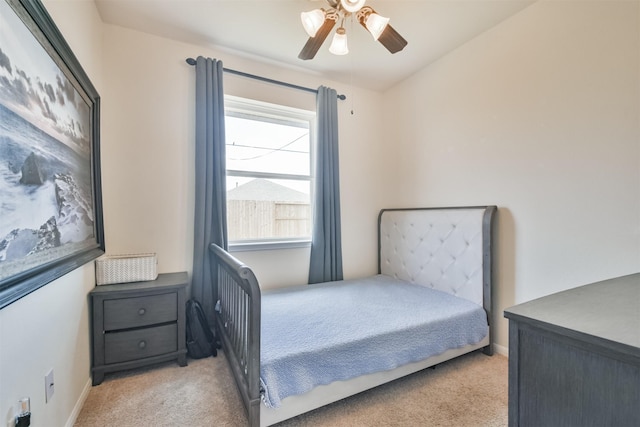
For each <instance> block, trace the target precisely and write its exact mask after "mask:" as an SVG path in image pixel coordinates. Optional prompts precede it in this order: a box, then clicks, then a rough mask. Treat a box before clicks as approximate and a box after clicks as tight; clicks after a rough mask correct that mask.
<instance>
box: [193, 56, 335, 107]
mask: <svg viewBox="0 0 640 427" xmlns="http://www.w3.org/2000/svg"><path fill="white" fill-rule="evenodd" d="M186 61H187V64H189V65H196V60H195V59H193V58H187V59H186ZM222 70H223V71H224V72H225V73H229V74H235V75H237V76H242V77H248V78H250V79H255V80H260V81H261V82H266V83H272V84H276V85H280V86H286V87H290V88H293V89H298V90H303V91H305V92H313V93H318V90H317V89H312V88H310V87H304V86H298V85H294V84H292V83H287V82H282V81H280V80H274V79H269V78H267V77H262V76H256V75H255V74H249V73H245V72H244V71H237V70H232V69H231V68H222ZM338 99H340V100H342V101H344V100H345V99H347V96H346V95H338Z"/></svg>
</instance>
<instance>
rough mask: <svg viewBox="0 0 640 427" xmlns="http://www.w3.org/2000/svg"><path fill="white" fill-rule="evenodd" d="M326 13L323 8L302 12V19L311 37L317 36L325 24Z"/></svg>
mask: <svg viewBox="0 0 640 427" xmlns="http://www.w3.org/2000/svg"><path fill="white" fill-rule="evenodd" d="M324 19H325V14H324V10H322V9H314V10H312V11H309V12H302V13H301V14H300V20H301V21H302V26H303V27H304V30H305V31H306V32H307V34H309V37H315V36H316V34H317V33H318V30H319V29H320V27H322V24H324Z"/></svg>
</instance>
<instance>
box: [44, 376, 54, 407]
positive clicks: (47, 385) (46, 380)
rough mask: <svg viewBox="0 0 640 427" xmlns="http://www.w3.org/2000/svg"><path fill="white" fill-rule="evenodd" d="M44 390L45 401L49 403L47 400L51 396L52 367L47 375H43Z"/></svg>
mask: <svg viewBox="0 0 640 427" xmlns="http://www.w3.org/2000/svg"><path fill="white" fill-rule="evenodd" d="M44 391H45V397H46V403H49V401H50V400H51V398H52V397H53V369H51V370H50V371H49V373H48V374H47V376H46V377H44Z"/></svg>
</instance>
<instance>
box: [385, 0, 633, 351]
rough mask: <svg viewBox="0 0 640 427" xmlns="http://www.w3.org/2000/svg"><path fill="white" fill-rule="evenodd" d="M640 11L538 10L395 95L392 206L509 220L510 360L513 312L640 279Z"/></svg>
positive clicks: (390, 127) (504, 280)
mask: <svg viewBox="0 0 640 427" xmlns="http://www.w3.org/2000/svg"><path fill="white" fill-rule="evenodd" d="M639 7H640V3H639V2H637V1H635V2H615V1H606V2H605V1H601V2H599V1H595V2H584V1H579V2H578V1H576V2H563V1H558V2H556V1H553V2H537V3H535V4H533V5H532V6H530V7H529V8H527V9H525V10H524V11H523V12H521V13H519V14H517V15H515V16H514V17H513V18H511V19H509V20H507V21H505V22H504V23H502V24H501V25H499V26H497V27H495V28H493V29H492V30H490V31H488V32H486V33H485V34H483V35H481V36H480V37H477V38H476V39H474V40H472V41H470V42H468V43H467V44H465V45H464V46H462V47H460V48H459V49H457V50H455V51H454V52H452V53H450V54H448V55H446V56H445V57H443V58H442V59H441V60H439V61H438V62H437V63H435V64H433V65H431V66H430V67H427V68H426V69H424V70H422V71H421V72H419V73H418V74H416V75H415V76H413V77H412V78H410V79H408V80H406V81H404V82H402V83H401V84H400V85H398V86H397V87H395V88H393V89H392V90H390V91H389V92H388V93H386V94H385V99H386V107H387V114H386V116H387V117H390V118H391V120H390V121H389V122H388V123H387V130H386V132H387V135H388V139H389V140H391V141H393V143H394V144H395V145H396V147H397V157H396V163H395V170H394V172H395V176H397V181H396V183H395V187H396V189H397V191H396V192H395V193H393V194H390V196H391V200H392V202H391V204H397V205H429V206H432V205H440V206H453V205H474V204H496V205H498V206H499V207H500V210H499V215H498V233H497V238H498V247H497V263H496V266H495V267H496V276H497V284H498V289H497V292H496V302H497V308H498V309H497V310H495V316H494V321H495V322H496V323H497V326H498V328H497V331H498V335H497V341H498V344H499V345H501V346H503V347H506V346H507V322H506V321H505V320H504V319H503V318H502V312H503V310H504V309H505V308H507V307H509V306H511V305H513V304H515V303H520V302H523V301H527V300H530V299H533V298H536V297H540V296H543V295H546V294H550V293H554V292H557V291H560V290H564V289H567V288H571V287H575V286H579V285H582V284H586V283H590V282H593V281H597V280H601V279H605V278H609V277H615V276H619V275H624V274H629V273H633V272H637V271H640V22H639V21H640V20H639V18H640V11H639ZM389 176H390V178H391V177H393V176H394V175H393V174H392V175H389Z"/></svg>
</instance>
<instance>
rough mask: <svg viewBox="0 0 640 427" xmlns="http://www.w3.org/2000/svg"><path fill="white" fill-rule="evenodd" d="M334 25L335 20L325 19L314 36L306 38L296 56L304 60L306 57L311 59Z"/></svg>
mask: <svg viewBox="0 0 640 427" xmlns="http://www.w3.org/2000/svg"><path fill="white" fill-rule="evenodd" d="M335 25H336V21H335V20H333V19H325V20H324V24H322V27H320V29H319V30H318V32H317V33H316V35H315V36H314V37H309V40H307V43H306V44H305V45H304V47H303V48H302V50H301V51H300V54H299V55H298V58H300V59H304V60H305V61H306V60H307V59H313V57H314V56H316V53H318V50H319V49H320V46H322V43H324V41H325V39H326V38H327V36H328V35H329V33H330V32H331V30H332V29H333V27H334V26H335Z"/></svg>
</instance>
